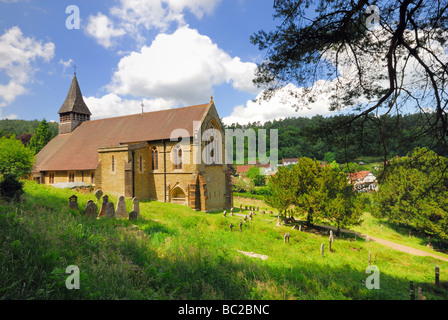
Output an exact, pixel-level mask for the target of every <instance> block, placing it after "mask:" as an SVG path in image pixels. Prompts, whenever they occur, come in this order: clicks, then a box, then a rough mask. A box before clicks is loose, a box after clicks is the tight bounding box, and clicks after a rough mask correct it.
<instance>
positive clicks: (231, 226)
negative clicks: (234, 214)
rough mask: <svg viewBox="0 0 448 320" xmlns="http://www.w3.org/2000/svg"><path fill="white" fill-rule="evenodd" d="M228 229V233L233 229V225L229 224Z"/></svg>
mask: <svg viewBox="0 0 448 320" xmlns="http://www.w3.org/2000/svg"><path fill="white" fill-rule="evenodd" d="M229 228H230V231H232V229H233V224H232V223H230V226H229Z"/></svg>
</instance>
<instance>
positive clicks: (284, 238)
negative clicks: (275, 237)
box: [283, 232, 290, 243]
mask: <svg viewBox="0 0 448 320" xmlns="http://www.w3.org/2000/svg"><path fill="white" fill-rule="evenodd" d="M289 237H290V234H289V232H287V233H285V234H284V235H283V243H289Z"/></svg>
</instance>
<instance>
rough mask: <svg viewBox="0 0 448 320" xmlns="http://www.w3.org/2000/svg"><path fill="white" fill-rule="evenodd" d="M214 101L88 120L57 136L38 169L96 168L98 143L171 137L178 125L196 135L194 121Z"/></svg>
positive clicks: (39, 157) (40, 158) (40, 156)
mask: <svg viewBox="0 0 448 320" xmlns="http://www.w3.org/2000/svg"><path fill="white" fill-rule="evenodd" d="M212 105H213V102H210V103H207V104H203V105H197V106H191V107H184V108H176V109H168V110H162V111H155V112H147V113H140V114H134V115H128V116H122V117H115V118H107V119H101V120H93V121H85V122H83V123H81V124H80V125H79V127H77V128H76V130H74V131H73V132H71V133H67V134H60V135H58V136H56V137H55V138H53V139H52V140H51V141H50V142H49V143H48V144H47V145H46V146H45V147H44V148H43V149H42V150H41V151H40V152H39V153H38V154H37V156H36V162H35V166H34V171H65V170H95V169H96V168H97V166H98V147H110V146H117V145H119V144H126V143H134V142H145V141H156V140H163V139H167V140H169V139H170V136H171V132H172V131H173V130H175V129H185V130H187V132H188V134H189V135H190V137H192V136H193V134H194V132H193V121H201V122H202V120H203V118H204V117H205V115H206V113H207V112H208V110H209V108H210V107H211V106H212Z"/></svg>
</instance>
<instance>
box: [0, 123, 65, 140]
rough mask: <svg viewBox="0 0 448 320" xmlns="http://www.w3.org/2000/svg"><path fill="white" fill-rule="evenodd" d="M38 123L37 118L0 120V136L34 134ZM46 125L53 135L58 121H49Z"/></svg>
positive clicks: (55, 132) (56, 131)
mask: <svg viewBox="0 0 448 320" xmlns="http://www.w3.org/2000/svg"><path fill="white" fill-rule="evenodd" d="M39 123H40V121H39V120H9V119H3V120H0V137H3V136H6V135H15V136H16V137H19V136H20V135H22V134H34V133H35V131H36V129H37V127H38V126H39ZM48 125H49V126H50V130H51V132H52V133H53V136H56V135H57V134H58V123H57V122H49V123H48Z"/></svg>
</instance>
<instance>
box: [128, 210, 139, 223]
mask: <svg viewBox="0 0 448 320" xmlns="http://www.w3.org/2000/svg"><path fill="white" fill-rule="evenodd" d="M137 218H138V213H137V211H131V212H129V220H131V221H134V220H137Z"/></svg>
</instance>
